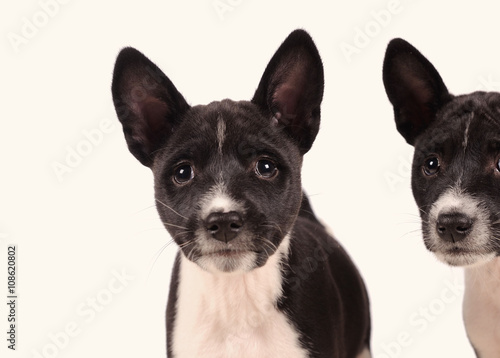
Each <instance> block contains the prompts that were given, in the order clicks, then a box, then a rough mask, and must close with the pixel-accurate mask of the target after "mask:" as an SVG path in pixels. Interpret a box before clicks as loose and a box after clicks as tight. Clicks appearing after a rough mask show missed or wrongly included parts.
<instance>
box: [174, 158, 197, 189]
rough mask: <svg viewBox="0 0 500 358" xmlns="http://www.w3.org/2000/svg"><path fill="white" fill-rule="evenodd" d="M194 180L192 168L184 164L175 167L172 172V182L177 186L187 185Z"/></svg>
mask: <svg viewBox="0 0 500 358" xmlns="http://www.w3.org/2000/svg"><path fill="white" fill-rule="evenodd" d="M193 178H194V171H193V167H192V166H191V165H190V164H188V163H184V164H181V165H179V166H177V167H176V168H175V170H174V182H175V183H176V184H179V185H184V184H187V183H189V182H190V181H191V180H193Z"/></svg>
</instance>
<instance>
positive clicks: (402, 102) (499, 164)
mask: <svg viewBox="0 0 500 358" xmlns="http://www.w3.org/2000/svg"><path fill="white" fill-rule="evenodd" d="M383 79H384V85H385V89H386V92H387V95H388V97H389V100H390V101H391V103H392V104H393V106H394V115H395V119H396V125H397V129H398V131H399V133H401V135H402V136H403V137H404V138H405V139H406V141H407V142H408V143H409V144H411V145H413V146H414V147H415V154H414V158H413V169H412V179H411V183H412V190H413V195H414V197H415V201H416V202H417V205H418V208H419V211H420V216H421V219H422V232H423V237H424V242H425V245H426V247H427V248H428V249H429V250H430V251H431V252H433V253H434V254H435V255H436V256H437V257H438V258H439V259H440V260H441V261H443V262H445V263H447V264H449V265H451V266H464V267H465V277H466V281H465V283H466V292H465V299H464V319H465V325H466V329H467V334H468V336H469V339H470V341H471V343H472V345H473V346H474V348H475V350H476V353H477V356H478V357H481V358H498V357H500V258H499V256H500V94H499V93H494V92H474V93H471V94H466V95H461V96H454V95H452V94H450V93H449V92H448V90H447V88H446V86H445V85H444V83H443V80H442V79H441V77H440V76H439V73H438V72H437V71H436V69H435V68H434V67H433V65H432V64H431V63H430V62H429V61H428V60H427V59H426V58H425V57H424V56H422V54H420V52H418V51H417V50H416V49H415V48H414V47H413V46H411V45H410V44H409V43H407V42H406V41H404V40H402V39H395V40H392V41H391V42H390V43H389V46H388V48H387V52H386V56H385V60H384V67H383Z"/></svg>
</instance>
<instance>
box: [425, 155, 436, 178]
mask: <svg viewBox="0 0 500 358" xmlns="http://www.w3.org/2000/svg"><path fill="white" fill-rule="evenodd" d="M422 168H423V171H424V174H425V175H427V176H432V175H435V174H437V172H439V168H440V164H439V159H438V157H437V156H431V157H429V158H427V159H426V160H425V162H424V166H423V167H422Z"/></svg>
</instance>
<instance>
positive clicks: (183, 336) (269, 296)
mask: <svg viewBox="0 0 500 358" xmlns="http://www.w3.org/2000/svg"><path fill="white" fill-rule="evenodd" d="M286 246H287V245H286ZM280 248H281V247H280ZM286 249H288V248H286ZM279 261H280V254H279V252H277V253H275V254H274V255H273V256H272V257H270V258H269V260H268V262H267V263H266V265H264V266H263V267H261V268H258V269H255V270H252V271H250V272H247V273H233V274H222V273H221V274H213V273H209V272H206V271H203V270H202V269H201V268H200V267H198V266H197V265H196V264H194V263H192V262H191V261H189V260H187V259H186V258H185V257H184V256H182V259H181V264H180V273H179V275H180V281H179V287H178V298H177V315H176V321H175V327H174V332H173V347H172V348H173V352H174V357H175V358H193V357H197V358H216V357H217V358H233V357H238V358H255V357H259V358H266V357H269V358H271V357H272V358H279V357H284V358H285V357H286V358H306V357H308V354H307V351H306V350H304V349H303V348H302V347H301V346H300V344H299V334H298V332H297V331H296V329H295V328H294V327H293V325H292V324H291V323H290V322H289V321H288V319H287V317H286V316H285V315H284V314H283V313H282V312H279V311H278V310H277V309H276V302H277V300H278V298H279V297H280V295H281V285H282V277H281V275H280V270H279V265H280V262H279Z"/></svg>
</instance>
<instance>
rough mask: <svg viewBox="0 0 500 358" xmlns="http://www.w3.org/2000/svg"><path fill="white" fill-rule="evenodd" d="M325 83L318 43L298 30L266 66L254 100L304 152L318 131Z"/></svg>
mask: <svg viewBox="0 0 500 358" xmlns="http://www.w3.org/2000/svg"><path fill="white" fill-rule="evenodd" d="M323 86H324V75H323V64H322V62H321V58H320V56H319V53H318V50H317V48H316V46H315V45H314V42H313V40H312V39H311V37H310V36H309V35H308V34H307V33H306V32H305V31H303V30H295V31H294V32H292V33H291V34H290V35H289V36H288V37H287V39H286V40H285V41H284V42H283V44H282V45H281V46H280V47H279V48H278V50H277V51H276V53H275V54H274V56H273V58H272V59H271V61H270V62H269V64H268V65H267V68H266V70H265V72H264V74H263V76H262V78H261V80H260V83H259V86H258V88H257V90H256V91H255V94H254V97H253V99H252V102H253V103H255V104H257V105H258V106H260V107H261V109H262V110H263V112H264V113H265V115H267V116H269V118H270V119H272V122H274V123H276V121H277V124H278V125H279V126H282V127H283V128H284V130H285V132H286V133H287V134H288V135H289V136H290V137H291V138H292V139H293V140H294V141H295V142H296V143H297V144H298V146H299V148H300V152H301V153H302V154H305V153H306V152H307V151H308V150H309V149H310V148H311V146H312V144H313V142H314V139H315V138H316V135H317V134H318V130H319V123H320V105H321V100H322V98H323ZM270 123H271V122H270Z"/></svg>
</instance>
